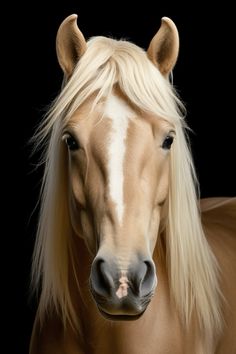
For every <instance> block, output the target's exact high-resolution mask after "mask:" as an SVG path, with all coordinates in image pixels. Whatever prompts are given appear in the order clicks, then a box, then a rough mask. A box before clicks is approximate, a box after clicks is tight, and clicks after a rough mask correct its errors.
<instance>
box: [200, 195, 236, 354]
mask: <svg viewBox="0 0 236 354" xmlns="http://www.w3.org/2000/svg"><path fill="white" fill-rule="evenodd" d="M200 206H201V212H202V224H203V228H204V231H205V234H206V237H207V239H208V242H209V244H210V246H211V248H212V250H213V252H214V254H215V256H216V258H217V260H218V263H219V269H220V272H219V275H220V286H221V291H222V294H223V296H224V300H223V302H222V307H223V311H222V313H223V316H224V329H223V333H222V338H221V339H220V341H219V345H218V349H217V351H216V353H217V354H223V353H236V338H235V333H236V301H235V299H236V198H208V199H203V200H201V201H200Z"/></svg>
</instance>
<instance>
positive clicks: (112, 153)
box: [104, 95, 133, 224]
mask: <svg viewBox="0 0 236 354" xmlns="http://www.w3.org/2000/svg"><path fill="white" fill-rule="evenodd" d="M131 115H133V112H132V111H131V109H130V108H129V107H128V105H127V104H126V103H125V102H124V101H123V100H121V99H120V98H118V97H116V96H114V95H112V96H111V97H110V98H109V99H108V100H107V102H106V106H105V111H104V116H105V117H107V118H109V119H110V120H111V121H112V128H111V132H110V141H109V146H108V176H109V177H108V178H109V193H110V196H111V199H112V201H113V202H114V203H115V205H116V212H117V218H118V220H119V222H120V224H121V223H122V219H123V213H124V198H123V187H124V186H123V185H124V172H123V165H124V158H125V150H126V142H125V140H126V135H127V129H128V125H129V118H130V117H131Z"/></svg>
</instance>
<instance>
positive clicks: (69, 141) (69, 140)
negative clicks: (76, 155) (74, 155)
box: [63, 133, 79, 151]
mask: <svg viewBox="0 0 236 354" xmlns="http://www.w3.org/2000/svg"><path fill="white" fill-rule="evenodd" d="M63 140H64V141H65V142H66V145H67V146H68V149H69V150H70V151H75V150H78V149H79V144H78V143H77V141H76V140H75V138H74V137H73V136H72V135H71V134H68V133H67V134H65V135H64V136H63Z"/></svg>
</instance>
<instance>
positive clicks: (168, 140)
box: [162, 135, 174, 150]
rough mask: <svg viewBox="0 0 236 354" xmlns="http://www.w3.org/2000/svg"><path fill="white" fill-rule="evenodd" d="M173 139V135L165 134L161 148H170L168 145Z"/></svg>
mask: <svg viewBox="0 0 236 354" xmlns="http://www.w3.org/2000/svg"><path fill="white" fill-rule="evenodd" d="M173 141H174V138H173V136H171V135H167V136H166V137H165V140H164V141H163V143H162V149H165V150H170V147H171V145H172V143H173Z"/></svg>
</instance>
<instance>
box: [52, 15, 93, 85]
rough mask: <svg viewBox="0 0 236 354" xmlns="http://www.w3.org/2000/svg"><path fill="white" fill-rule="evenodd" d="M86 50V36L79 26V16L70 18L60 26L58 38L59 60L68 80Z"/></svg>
mask: <svg viewBox="0 0 236 354" xmlns="http://www.w3.org/2000/svg"><path fill="white" fill-rule="evenodd" d="M86 48H87V45H86V41H85V39H84V36H83V34H82V32H81V31H80V30H79V28H78V26H77V15H70V16H68V17H67V18H66V19H65V20H64V21H63V22H62V24H61V25H60V27H59V29H58V31H57V38H56V51H57V59H58V62H59V64H60V67H61V68H62V70H63V71H64V74H65V75H66V77H67V78H69V77H70V76H71V74H72V72H73V70H74V68H75V65H76V64H77V62H78V61H79V59H80V58H81V56H82V55H83V54H84V52H85V51H86Z"/></svg>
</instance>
